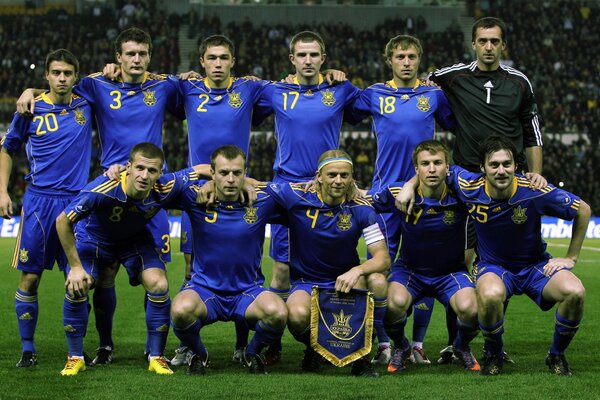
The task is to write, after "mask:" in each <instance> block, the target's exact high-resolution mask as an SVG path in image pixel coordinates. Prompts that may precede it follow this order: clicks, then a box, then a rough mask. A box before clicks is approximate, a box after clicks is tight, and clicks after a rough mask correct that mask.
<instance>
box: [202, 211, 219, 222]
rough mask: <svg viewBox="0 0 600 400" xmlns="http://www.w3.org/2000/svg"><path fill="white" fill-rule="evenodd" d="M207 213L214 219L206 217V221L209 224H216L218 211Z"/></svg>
mask: <svg viewBox="0 0 600 400" xmlns="http://www.w3.org/2000/svg"><path fill="white" fill-rule="evenodd" d="M207 213H208V214H209V215H210V214H212V217H210V218H209V217H208V215H207V216H206V217H204V220H205V221H206V222H208V223H209V224H214V223H215V222H216V221H217V212H216V211H207Z"/></svg>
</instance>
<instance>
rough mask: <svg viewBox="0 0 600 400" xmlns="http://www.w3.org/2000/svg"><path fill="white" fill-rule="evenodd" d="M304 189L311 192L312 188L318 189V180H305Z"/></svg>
mask: <svg viewBox="0 0 600 400" xmlns="http://www.w3.org/2000/svg"><path fill="white" fill-rule="evenodd" d="M302 190H304V191H305V192H310V191H311V190H317V180H316V179H311V180H310V181H308V182H304V185H303V186H302Z"/></svg>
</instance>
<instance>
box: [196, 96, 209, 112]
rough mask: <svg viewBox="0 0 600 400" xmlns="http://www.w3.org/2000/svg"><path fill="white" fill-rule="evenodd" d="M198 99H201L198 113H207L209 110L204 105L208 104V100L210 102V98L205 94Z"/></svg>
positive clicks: (197, 109)
mask: <svg viewBox="0 0 600 400" xmlns="http://www.w3.org/2000/svg"><path fill="white" fill-rule="evenodd" d="M198 97H199V98H200V105H199V106H198V108H196V111H198V112H207V111H208V110H207V109H206V108H204V105H205V104H206V103H208V100H210V98H209V97H208V95H207V94H205V93H202V94H201V95H199V96H198Z"/></svg>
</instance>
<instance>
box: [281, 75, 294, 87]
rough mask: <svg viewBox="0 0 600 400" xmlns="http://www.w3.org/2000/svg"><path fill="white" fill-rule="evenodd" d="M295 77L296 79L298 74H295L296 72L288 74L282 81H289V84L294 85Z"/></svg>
mask: <svg viewBox="0 0 600 400" xmlns="http://www.w3.org/2000/svg"><path fill="white" fill-rule="evenodd" d="M294 79H296V75H294V74H289V75H288V76H286V77H285V78H283V79H282V80H281V82H284V83H289V84H292V85H293V84H294Z"/></svg>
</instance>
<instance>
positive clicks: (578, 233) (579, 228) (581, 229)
mask: <svg viewBox="0 0 600 400" xmlns="http://www.w3.org/2000/svg"><path fill="white" fill-rule="evenodd" d="M591 215H592V210H591V208H590V206H589V205H588V204H587V203H586V202H585V201H583V200H581V202H580V203H579V210H578V211H577V216H576V217H575V220H574V221H573V231H572V234H571V242H570V243H569V249H568V250H567V258H570V259H571V260H573V262H577V258H578V257H579V252H580V251H581V246H583V240H584V239H585V234H586V231H587V227H588V223H589V222H590V217H591Z"/></svg>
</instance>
